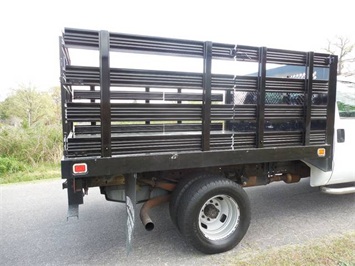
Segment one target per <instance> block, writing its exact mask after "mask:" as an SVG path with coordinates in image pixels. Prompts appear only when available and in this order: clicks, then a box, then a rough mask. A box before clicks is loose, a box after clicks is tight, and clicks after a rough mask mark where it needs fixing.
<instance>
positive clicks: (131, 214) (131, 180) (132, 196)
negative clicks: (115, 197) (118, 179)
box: [125, 174, 137, 255]
mask: <svg viewBox="0 0 355 266" xmlns="http://www.w3.org/2000/svg"><path fill="white" fill-rule="evenodd" d="M136 181H137V174H129V175H125V184H126V186H125V194H126V213H127V224H126V250H127V255H128V254H129V253H130V252H131V249H132V241H133V232H134V227H135V217H136V215H135V214H136V212H135V209H136Z"/></svg>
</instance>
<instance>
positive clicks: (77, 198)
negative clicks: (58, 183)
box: [63, 179, 84, 221]
mask: <svg viewBox="0 0 355 266" xmlns="http://www.w3.org/2000/svg"><path fill="white" fill-rule="evenodd" d="M65 186H66V188H67V190H68V214H67V221H68V220H69V219H70V218H72V217H76V218H77V219H79V205H80V204H83V203H84V199H83V191H82V190H81V189H79V190H76V188H75V180H74V179H72V180H69V179H68V180H67V182H66V184H63V188H64V187H65Z"/></svg>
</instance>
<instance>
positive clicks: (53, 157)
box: [0, 125, 62, 165]
mask: <svg viewBox="0 0 355 266" xmlns="http://www.w3.org/2000/svg"><path fill="white" fill-rule="evenodd" d="M61 134H62V131H61V127H60V125H36V126H31V127H28V128H22V127H10V126H9V127H6V128H3V129H0V154H1V155H2V157H7V158H13V159H14V160H16V161H18V162H22V163H26V164H29V165H36V164H39V163H58V162H59V161H60V158H61V155H62V148H61V147H62V135H61ZM13 159H10V160H13Z"/></svg>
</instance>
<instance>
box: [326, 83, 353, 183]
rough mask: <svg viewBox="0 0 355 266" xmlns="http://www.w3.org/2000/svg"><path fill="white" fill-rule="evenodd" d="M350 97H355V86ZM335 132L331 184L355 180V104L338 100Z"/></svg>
mask: <svg viewBox="0 0 355 266" xmlns="http://www.w3.org/2000/svg"><path fill="white" fill-rule="evenodd" d="M350 93H351V94H349V95H348V97H349V98H348V99H355V88H352V90H351V91H350ZM337 105H338V106H337V107H338V108H337V109H338V110H339V111H338V112H337V113H336V118H335V134H334V157H333V173H332V176H331V178H330V180H329V182H328V185H330V184H338V183H347V182H354V181H355V104H354V105H352V104H351V105H349V104H344V103H343V102H340V101H338V102H337Z"/></svg>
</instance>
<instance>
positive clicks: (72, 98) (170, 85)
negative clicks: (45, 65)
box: [60, 28, 336, 177]
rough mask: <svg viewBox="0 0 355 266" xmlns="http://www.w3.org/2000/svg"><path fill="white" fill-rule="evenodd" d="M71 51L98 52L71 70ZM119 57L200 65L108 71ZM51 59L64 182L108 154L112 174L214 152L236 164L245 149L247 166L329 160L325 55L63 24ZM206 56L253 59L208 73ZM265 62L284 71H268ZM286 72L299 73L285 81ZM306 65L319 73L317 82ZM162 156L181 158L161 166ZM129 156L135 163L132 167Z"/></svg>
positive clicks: (330, 85) (330, 100)
mask: <svg viewBox="0 0 355 266" xmlns="http://www.w3.org/2000/svg"><path fill="white" fill-rule="evenodd" d="M72 48H76V49H92V50H98V51H99V56H98V57H99V58H98V66H97V67H93V66H82V65H72V64H71V59H70V53H71V49H72ZM122 52H124V53H136V54H142V55H144V54H150V55H153V56H162V55H168V56H173V57H183V58H184V57H195V58H200V59H203V64H202V65H201V70H200V72H187V71H185V72H184V71H170V70H155V69H139V68H137V69H129V68H113V67H110V56H111V54H112V53H122ZM60 58H61V88H62V103H63V105H62V109H63V137H64V160H63V165H65V166H68V167H64V168H63V169H65V170H64V172H63V173H64V175H65V176H66V177H68V176H70V175H71V172H70V167H71V165H72V163H73V162H74V161H78V160H81V161H88V162H92V163H95V164H97V162H100V161H102V160H103V159H105V158H111V159H113V160H112V165H113V164H115V165H118V166H119V167H120V168H121V169H120V171H123V173H133V172H137V169H138V170H139V171H148V170H149V171H152V170H162V169H178V168H184V167H190V166H189V163H187V164H186V163H184V162H185V161H186V162H187V161H188V160H189V158H192V157H193V158H194V160H195V161H196V160H198V158H200V160H202V159H203V160H204V161H203V162H198V166H199V167H208V166H216V165H217V163H221V161H220V160H218V161H219V162H213V161H212V159H211V160H210V159H206V156H207V155H206V154H211V157H210V158H215V156H218V153H220V156H222V157H223V159H224V160H223V164H224V165H228V164H236V163H241V162H242V161H243V160H242V159H241V158H240V155H241V154H245V153H246V152H247V151H252V153H253V154H254V155H255V156H256V157H257V158H256V159H252V158H251V159H250V160H251V161H255V162H257V161H265V160H267V158H269V160H280V158H282V160H291V159H292V160H294V159H315V158H316V157H317V156H316V149H317V148H319V147H324V148H326V149H327V151H329V153H328V155H327V158H328V156H330V154H331V152H330V151H331V146H332V141H333V140H332V138H333V124H334V108H335V107H334V103H335V85H336V74H334V73H336V64H335V63H334V62H335V61H336V57H335V56H331V55H329V54H322V53H313V52H300V51H289V50H281V49H271V48H266V47H253V46H246V45H235V44H222V43H214V42H201V41H192V40H180V39H171V38H160V37H148V36H138V35H130V34H120V33H109V32H107V31H91V30H80V29H68V28H66V29H65V30H64V33H63V36H61V37H60ZM142 58H144V57H142ZM142 60H143V59H142ZM215 60H231V61H237V62H239V63H243V62H249V63H255V64H257V65H258V67H257V69H258V70H257V71H256V72H255V73H250V74H247V75H230V74H215V73H212V70H211V69H212V66H213V63H214V61H215ZM270 64H276V65H278V66H280V67H284V68H285V71H284V73H283V74H280V75H276V76H275V75H273V76H271V75H269V74H268V73H269V70H268V66H269V65H270ZM288 66H298V67H299V69H300V73H301V74H303V75H298V76H297V77H295V76H296V75H295V74H297V73H296V72H293V73H290V72H287V67H288ZM316 69H321V70H322V72H326V73H328V74H327V75H326V77H325V78H322V79H317V78H315V77H314V72H315V70H316ZM299 76H301V78H300V77H299ZM295 148H300V149H299V150H298V151H297V152H295ZM301 150H302V152H303V153H301V152H300V151H301ZM228 151H229V153H228ZM258 151H260V152H258ZM238 152H239V153H238ZM171 154H178V155H179V156H180V155H181V156H180V158H184V159H183V160H182V161H181V162H178V163H176V164H171V163H168V164H165V165H164V166H162V164H161V163H162V162H165V163H166V162H169V161H166V160H168V158H171ZM212 154H213V156H212ZM300 154H303V155H300ZM191 156H192V157H191ZM199 156H200V157H199ZM300 156H303V157H305V158H300ZM128 158H129V161H130V164H129V165H127V160H128ZM134 158H139V159H140V160H142V158H144V163H142V161H141V162H140V163H139V162H138V161H137V165H138V164H139V166H135V165H134V164H133V165H132V163H131V162H133V160H134ZM159 162H161V163H159ZM195 163H196V162H195ZM105 164H107V161H105ZM152 164H154V165H156V166H152ZM109 165H111V164H109ZM100 167H103V168H105V167H107V165H106V166H103V165H101V166H100ZM327 167H329V165H328V166H327ZM327 167H325V168H327ZM132 168H135V170H133V169H132ZM110 171H111V170H110ZM110 173H112V171H111V172H110Z"/></svg>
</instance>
